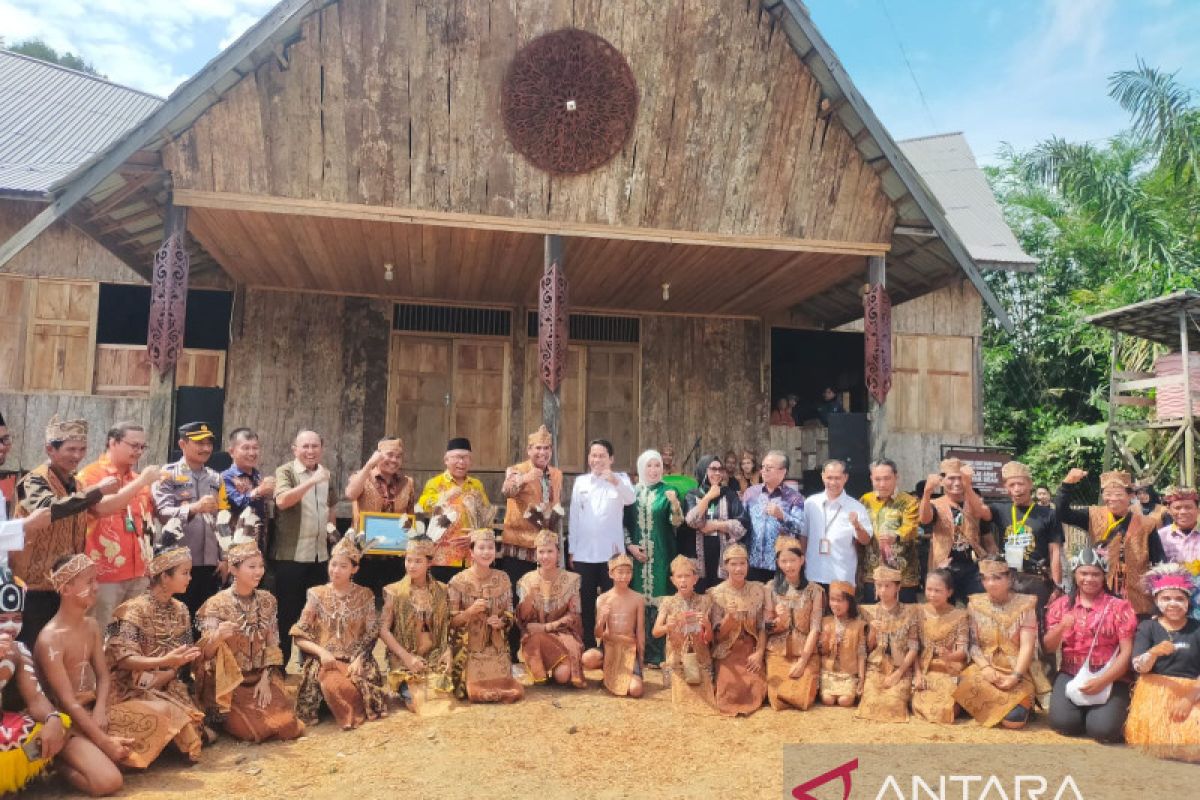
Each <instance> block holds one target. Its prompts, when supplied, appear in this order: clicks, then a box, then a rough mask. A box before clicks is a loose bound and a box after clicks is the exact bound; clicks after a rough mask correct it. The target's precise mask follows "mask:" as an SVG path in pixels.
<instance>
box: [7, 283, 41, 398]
mask: <svg viewBox="0 0 1200 800" xmlns="http://www.w3.org/2000/svg"><path fill="white" fill-rule="evenodd" d="M33 287H34V282H33V281H31V280H27V279H25V278H18V277H16V276H12V275H0V390H5V391H14V392H19V391H21V389H22V387H23V386H24V385H25V331H26V328H27V327H28V324H29V301H30V294H31V293H32V291H33Z"/></svg>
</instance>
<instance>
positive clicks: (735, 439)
mask: <svg viewBox="0 0 1200 800" xmlns="http://www.w3.org/2000/svg"><path fill="white" fill-rule="evenodd" d="M641 339H642V386H641V393H642V397H641V403H642V419H641V448H642V449H646V448H650V447H655V448H657V447H661V446H662V445H663V444H665V443H667V442H671V443H672V444H674V445H675V452H676V453H677V454H678V457H679V458H680V459H682V458H683V457H684V456H685V455H686V454H687V453H688V452H689V451H690V450H691V448H692V444H693V443H694V442H695V440H696V437H697V436H698V437H700V440H701V448H700V449H701V450H702V451H703V453H710V452H716V453H722V454H723V453H724V452H725V451H726V450H729V449H733V450H737V451H740V450H741V449H742V448H750V449H752V450H754V451H756V452H757V453H759V454H762V453H763V452H765V451H766V450H767V448H768V447H769V445H770V431H769V428H768V425H767V420H768V418H769V408H768V406H769V399H768V392H769V389H770V381H769V379H768V378H767V377H766V376H764V375H763V370H762V352H763V347H764V335H763V325H762V323H761V322H759V321H758V320H742V319H719V318H698V317H675V316H657V317H651V316H647V317H643V318H642V333H641ZM634 459H636V454H634V455H633V457H632V458H630V459H629V460H628V461H624V460H622V461H621V463H622V464H625V463H628V464H631V465H632V463H633V460H634ZM687 469H688V470H689V471H690V470H691V469H692V464H691V462H689V463H688V465H687Z"/></svg>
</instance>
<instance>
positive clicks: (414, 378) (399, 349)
mask: <svg viewBox="0 0 1200 800" xmlns="http://www.w3.org/2000/svg"><path fill="white" fill-rule="evenodd" d="M451 344H452V343H451V340H449V339H439V338H436V337H418V336H408V335H405V334H400V333H393V334H392V350H391V357H390V359H389V362H390V366H389V370H388V414H387V434H388V435H389V436H399V437H401V438H402V439H404V449H405V455H406V458H405V461H406V464H405V466H406V468H407V469H410V470H435V471H439V472H440V471H441V470H442V469H444V465H443V463H442V456H443V455H444V454H445V452H446V439H447V438H448V436H449V429H450V369H451V359H452V357H453V350H452V346H451Z"/></svg>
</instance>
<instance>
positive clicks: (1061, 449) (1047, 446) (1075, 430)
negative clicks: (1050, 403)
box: [1024, 424, 1105, 497]
mask: <svg viewBox="0 0 1200 800" xmlns="http://www.w3.org/2000/svg"><path fill="white" fill-rule="evenodd" d="M1104 427H1105V426H1104V425H1103V424H1095V425H1061V426H1059V427H1057V428H1055V429H1054V430H1052V431H1049V432H1048V433H1047V434H1046V436H1045V437H1044V438H1043V439H1042V440H1041V441H1039V442H1038V443H1037V444H1035V445H1034V446H1033V447H1031V448H1030V449H1029V450H1028V451H1026V453H1025V459H1024V460H1025V464H1026V465H1027V466H1028V467H1029V469H1030V471H1031V472H1033V479H1034V483H1035V485H1038V486H1041V485H1045V486H1050V487H1054V486H1057V485H1058V484H1059V483H1060V482H1061V481H1062V479H1063V476H1065V475H1066V474H1067V470H1068V469H1070V468H1071V467H1082V468H1083V469H1086V470H1087V471H1088V476H1087V478H1086V479H1084V481H1083V487H1084V491H1083V495H1084V496H1088V497H1092V496H1095V495H1097V494H1099V492H1100V472H1101V466H1102V464H1101V462H1102V461H1103V458H1104ZM1051 491H1053V489H1051Z"/></svg>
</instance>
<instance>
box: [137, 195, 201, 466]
mask: <svg viewBox="0 0 1200 800" xmlns="http://www.w3.org/2000/svg"><path fill="white" fill-rule="evenodd" d="M163 217H164V221H163V241H162V245H161V246H160V247H159V249H158V252H157V253H155V255H154V272H153V275H152V276H151V277H152V283H151V287H150V329H149V331H148V332H147V338H146V341H147V345H146V350H147V355H148V357H149V359H150V364H151V367H152V368H151V370H150V397H149V401H150V406H149V414H148V419H149V421H150V430H148V431H147V433H146V436H147V444H148V445H149V448H148V452H149V453H151V454H153V455H151V456H150V458H151V459H155V460H159V459H166V457H167V453H168V451H169V450H170V449H171V446H172V443H173V442H174V441H175V435H174V430H173V428H174V421H175V367H176V364H177V363H178V361H179V356H180V355H181V354H182V353H183V332H184V317H185V314H186V313H187V286H188V271H189V267H190V264H189V261H188V252H187V208H186V207H181V206H176V205H174V204H172V203H170V202H169V201H168V203H167V209H166V213H165V214H164V215H163ZM160 463H161V462H160Z"/></svg>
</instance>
